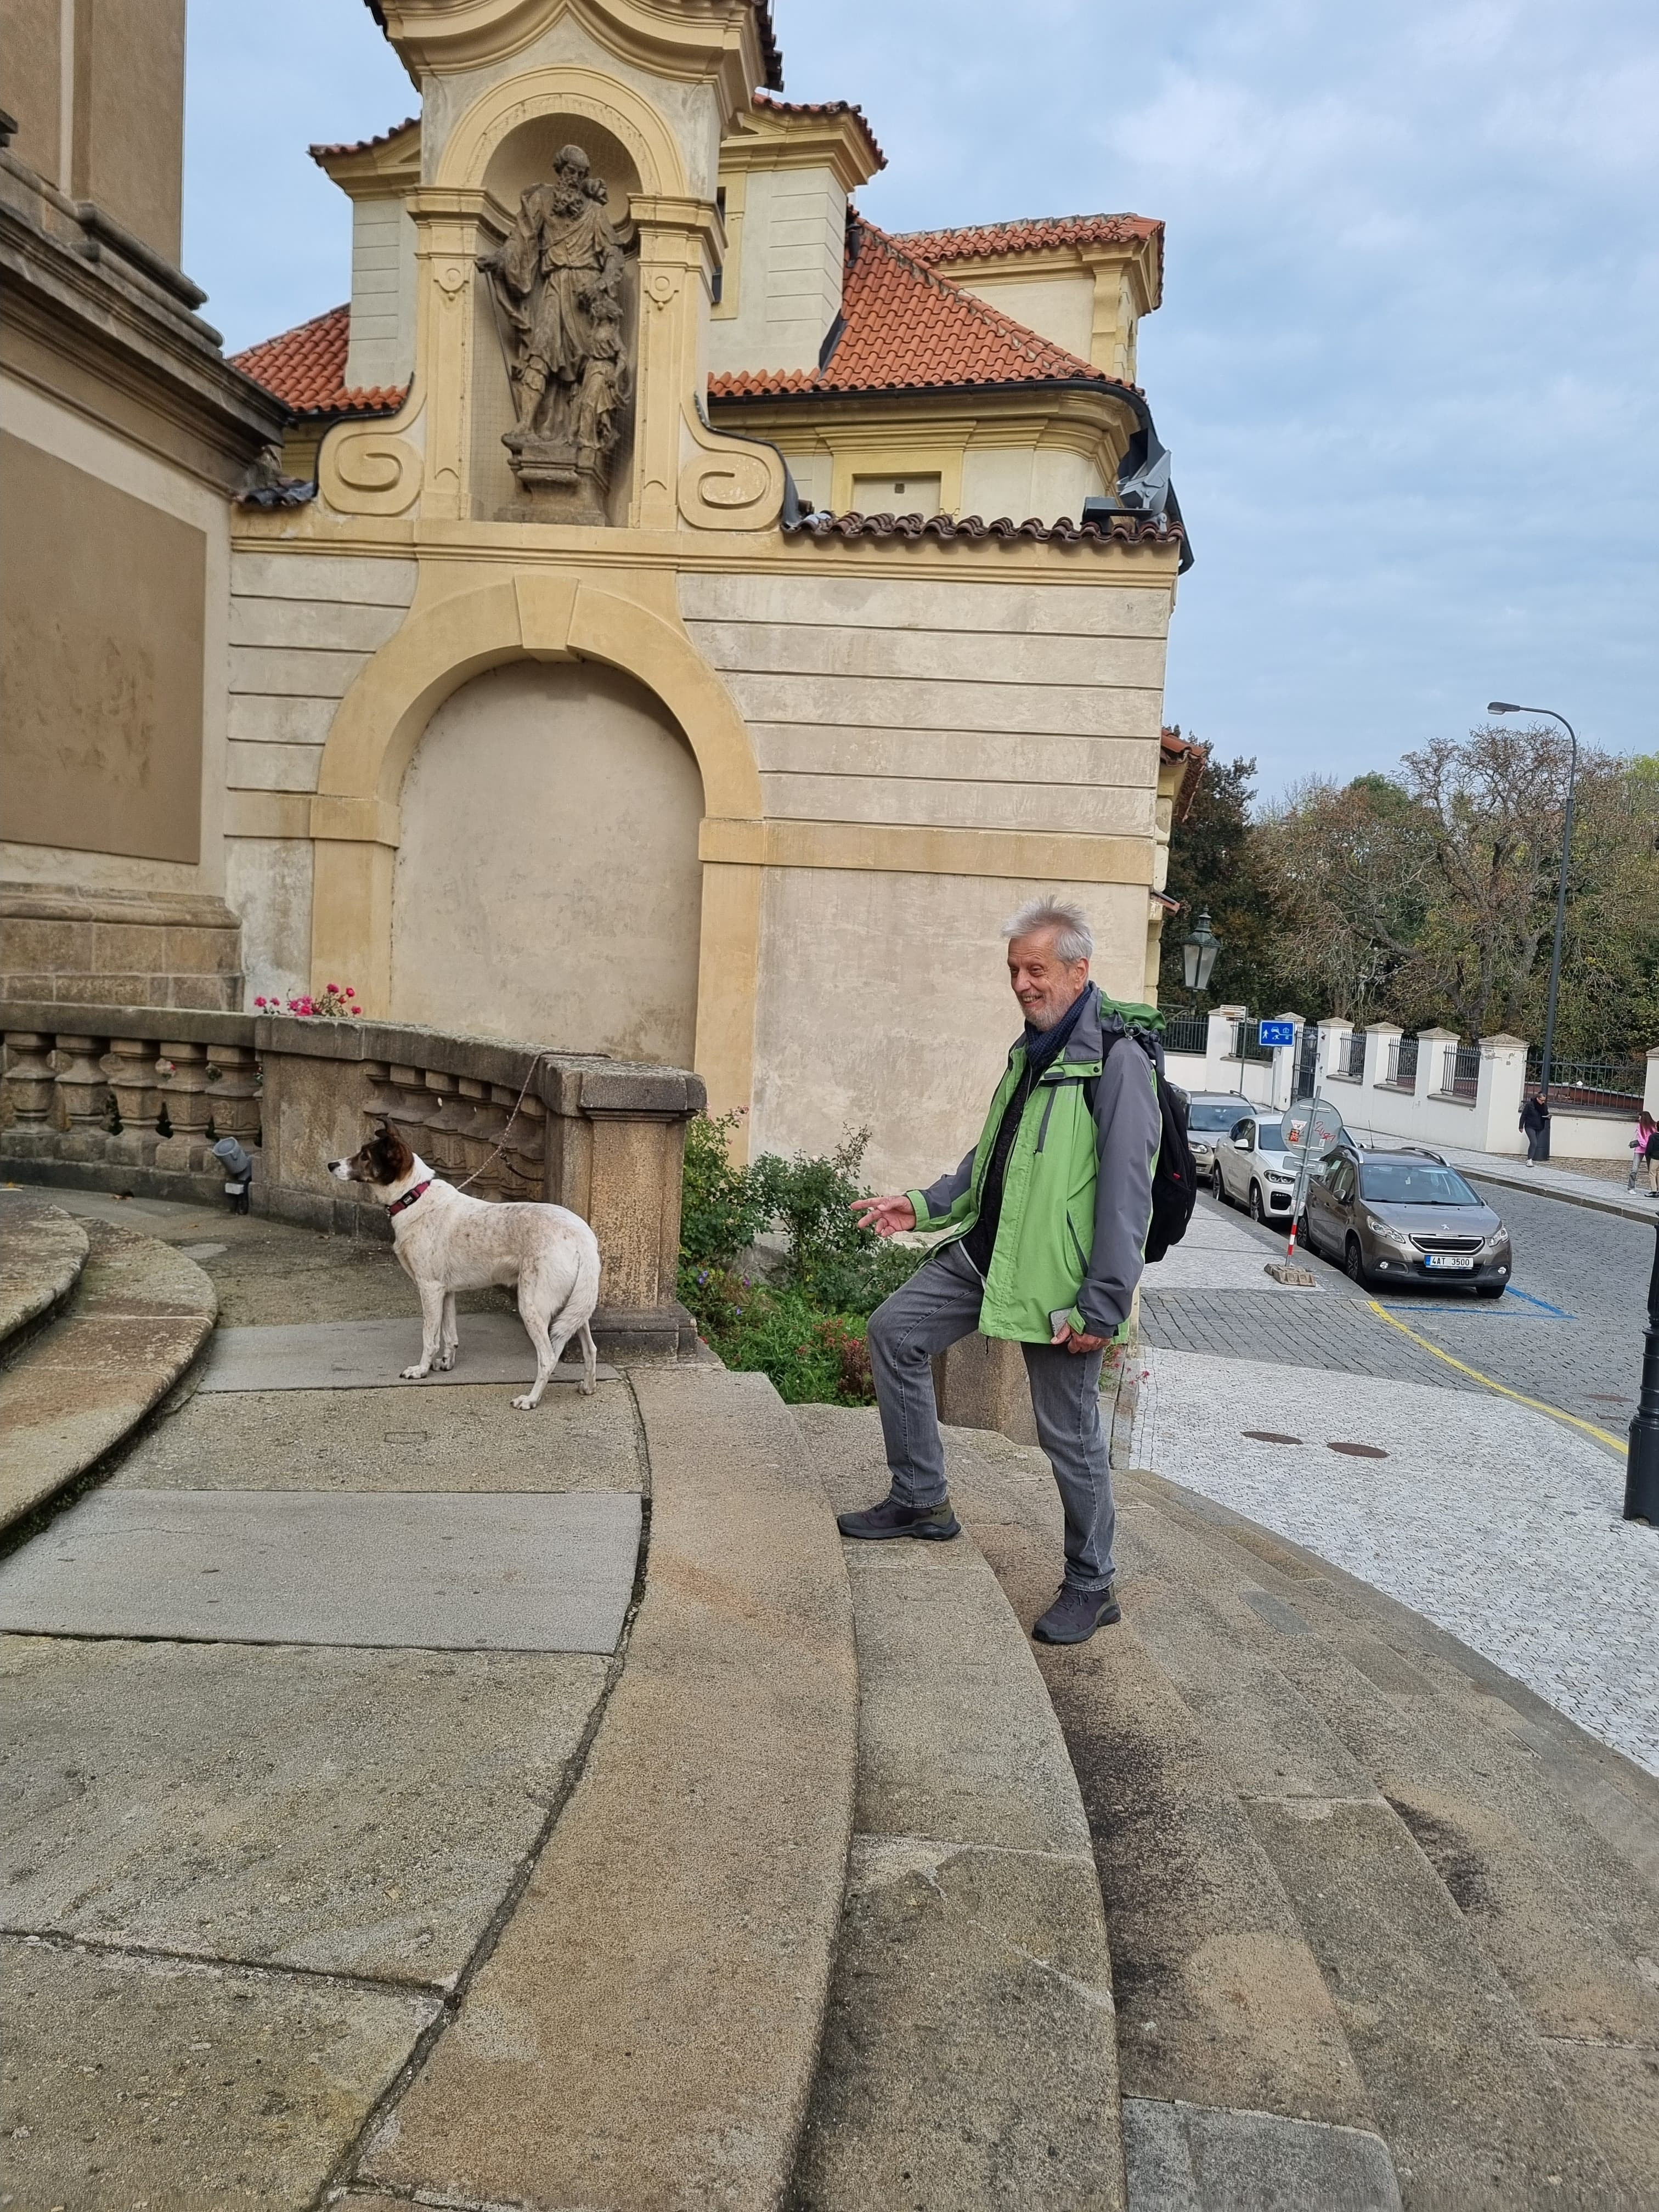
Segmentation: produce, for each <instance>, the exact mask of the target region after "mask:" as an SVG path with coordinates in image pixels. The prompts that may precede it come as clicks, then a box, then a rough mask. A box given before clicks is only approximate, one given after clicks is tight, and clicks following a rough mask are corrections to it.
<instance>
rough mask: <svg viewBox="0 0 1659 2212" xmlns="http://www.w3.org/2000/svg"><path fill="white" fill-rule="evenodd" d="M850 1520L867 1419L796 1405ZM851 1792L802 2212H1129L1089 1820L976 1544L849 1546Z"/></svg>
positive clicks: (798, 2197) (868, 1477)
mask: <svg viewBox="0 0 1659 2212" xmlns="http://www.w3.org/2000/svg"><path fill="white" fill-rule="evenodd" d="M794 1413H795V1418H796V1420H797V1422H798V1424H799V1427H800V1428H801V1430H802V1431H803V1432H804V1434H805V1438H806V1440H807V1444H808V1447H809V1449H810V1453H811V1457H812V1459H813V1460H814V1461H815V1462H816V1464H817V1469H818V1472H819V1474H820V1476H821V1478H822V1480H823V1486H824V1489H825V1491H826V1492H827V1493H828V1496H829V1503H830V1504H831V1505H832V1506H833V1507H834V1508H835V1509H836V1510H844V1509H846V1508H848V1507H850V1506H857V1505H863V1504H869V1503H870V1502H871V1500H872V1498H875V1497H878V1496H880V1495H881V1494H882V1492H883V1491H884V1487H885V1483H886V1468H885V1464H884V1457H883V1452H882V1444H881V1431H880V1429H879V1427H878V1424H877V1420H876V1417H875V1415H874V1413H866V1412H863V1411H854V1410H848V1409H844V1408H840V1407H829V1406H801V1407H796V1408H795V1409H794ZM845 1552H846V1559H847V1568H848V1578H849V1581H850V1583H851V1588H852V1595H853V1615H854V1627H855V1632H856V1637H857V1644H858V1666H859V1755H858V1792H857V1800H856V1808H855V1812H854V1835H853V1847H852V1857H851V1860H850V1863H849V1869H848V1883H847V1894H846V1901H845V1905H844V1908H843V1911H842V1915H841V1925H840V1932H839V1938H838V1942H837V1948H836V1960H835V1968H834V1972H833V1974H832V1976H831V1980H830V1988H829V2014H828V2020H827V2023H826V2027H825V2033H824V2039H823V2051H822V2053H821V2055H820V2057H819V2062H818V2068H817V2079H816V2081H815V2083H814V2086H813V2093H812V2100H811V2108H810V2112H809V2116H808V2120H807V2124H806V2128H805V2132H804V2134H803V2136H802V2139H801V2147H800V2154H799V2160H798V2163H797V2165H796V2168H795V2174H794V2187H793V2194H792V2197H791V2199H790V2202H791V2204H792V2206H793V2208H795V2212H866V2208H868V2207H872V2206H878V2205H879V2206H893V2207H900V2206H909V2205H911V2204H918V2205H925V2206H927V2207H929V2208H933V2207H941V2208H944V2207H951V2208H962V2212H970V2208H971V2212H980V2208H987V2212H988V2208H992V2207H995V2208H999V2212H1001V2209H1002V2208H1006V2212H1041V2208H1044V2207H1050V2208H1053V2209H1054V2212H1061V2209H1062V2208H1065V2212H1085V2208H1087V2212H1093V2209H1094V2208H1101V2212H1108V2209H1109V2212H1117V2209H1118V2208H1120V2207H1121V2206H1122V2205H1123V2203H1124V2194H1123V2170H1122V2158H1121V2141H1120V2136H1119V2120H1118V2090H1117V2064H1116V2051H1115V2035H1114V2027H1113V2009H1112V1989H1111V1965H1110V1960H1109V1953H1108V1949H1107V1942H1106V1927H1105V1920H1104V1917H1103V1912H1102V1909H1101V1900H1100V1889H1099V1883H1098V1881H1097V1876H1096V1874H1095V1869H1094V1864H1093V1861H1092V1857H1091V1846H1090V1838H1089V1827H1088V1822H1087V1820H1086V1818H1085V1814H1084V1808H1083V1804H1082V1802H1081V1799H1080V1798H1079V1794H1078V1786H1077V1781H1076V1778H1075V1776H1074V1775H1073V1771H1072V1765H1071V1761H1070V1759H1068V1757H1067V1755H1066V1746H1065V1743H1064V1741H1063V1740H1062V1738H1061V1735H1060V1729H1059V1728H1058V1726H1057V1724H1056V1723H1055V1719H1054V1712H1053V1710H1052V1708H1051V1706H1050V1705H1049V1702H1048V1697H1047V1695H1046V1694H1045V1692H1044V1689H1043V1685H1042V1677H1041V1675H1040V1674H1038V1672H1037V1668H1036V1662H1035V1661H1034V1659H1033V1657H1032V1655H1031V1648H1030V1644H1028V1643H1027V1641H1026V1639H1025V1637H1024V1633H1023V1632H1022V1631H1021V1629H1020V1627H1019V1625H1018V1622H1017V1621H1016V1620H1015V1619H1014V1617H1013V1614H1012V1612H1011V1611H1010V1609H1009V1607H1008V1603H1007V1601H1006V1598H1005V1597H1004V1595H1003V1594H1002V1591H1001V1590H1000V1589H999V1587H998V1585H997V1583H996V1580H995V1577H994V1576H993V1574H992V1572H991V1571H990V1569H989V1567H988V1566H987V1564H986V1561H985V1559H984V1558H983V1557H982V1556H981V1553H980V1551H979V1548H978V1547H977V1546H976V1545H975V1542H974V1541H973V1539H972V1537H971V1536H970V1535H969V1534H965V1533H964V1534H963V1535H962V1536H960V1537H959V1538H957V1540H956V1541H954V1542H951V1543H946V1544H912V1543H896V1544H858V1543H849V1544H848V1545H847V1546H846V1547H845Z"/></svg>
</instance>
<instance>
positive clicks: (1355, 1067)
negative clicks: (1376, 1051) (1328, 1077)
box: [1331, 1030, 1365, 1083]
mask: <svg viewBox="0 0 1659 2212" xmlns="http://www.w3.org/2000/svg"><path fill="white" fill-rule="evenodd" d="M1331 1073H1332V1074H1333V1075H1334V1076H1338V1077H1340V1079H1341V1080H1342V1081H1343V1082H1345V1083H1358V1080H1359V1079H1360V1077H1361V1076H1362V1075H1363V1074H1364V1073H1365V1032H1364V1030H1349V1032H1348V1034H1347V1036H1345V1037H1344V1038H1343V1039H1342V1041H1341V1042H1340V1044H1339V1045H1338V1046H1337V1048H1336V1058H1335V1060H1334V1061H1333V1062H1332V1063H1331Z"/></svg>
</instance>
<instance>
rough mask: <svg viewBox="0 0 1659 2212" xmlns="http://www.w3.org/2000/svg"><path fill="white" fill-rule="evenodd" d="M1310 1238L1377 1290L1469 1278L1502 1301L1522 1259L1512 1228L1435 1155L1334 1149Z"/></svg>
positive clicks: (1321, 1180) (1312, 1208) (1324, 1164)
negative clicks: (1514, 1250) (1515, 1257)
mask: <svg viewBox="0 0 1659 2212" xmlns="http://www.w3.org/2000/svg"><path fill="white" fill-rule="evenodd" d="M1302 1241H1303V1243H1304V1244H1307V1245H1310V1246H1311V1247H1312V1249H1314V1250H1315V1251H1316V1252H1318V1253H1320V1254H1322V1255H1323V1256H1324V1257H1326V1258H1328V1259H1331V1260H1334V1261H1337V1262H1338V1264H1339V1265H1340V1266H1341V1267H1346V1270H1347V1272H1348V1273H1349V1275H1350V1277H1351V1278H1352V1280H1353V1281H1355V1282H1356V1283H1359V1284H1362V1285H1364V1287H1365V1288H1366V1289H1367V1290H1376V1289H1380V1288H1382V1287H1383V1285H1386V1284H1391V1283H1429V1282H1431V1283H1434V1284H1436V1285H1448V1284H1455V1283H1460V1282H1462V1283H1468V1284H1469V1285H1472V1287H1473V1288H1474V1291H1475V1294H1476V1296H1477V1297H1483V1298H1496V1297H1502V1296H1503V1294H1504V1290H1505V1288H1506V1287H1507V1285H1508V1283H1509V1279H1510V1267H1511V1264H1512V1255H1511V1254H1510V1232H1509V1231H1508V1230H1507V1229H1506V1228H1505V1227H1504V1224H1503V1222H1502V1221H1501V1220H1500V1219H1499V1218H1498V1215H1497V1214H1496V1213H1495V1212H1493V1211H1492V1207H1491V1206H1488V1205H1487V1204H1486V1201H1485V1200H1484V1199H1482V1198H1481V1197H1480V1194H1479V1193H1478V1192H1476V1191H1474V1190H1473V1189H1472V1188H1470V1186H1469V1185H1468V1183H1466V1182H1464V1180H1463V1178H1462V1176H1461V1175H1459V1174H1458V1172H1457V1170H1456V1169H1455V1168H1451V1167H1448V1166H1447V1164H1446V1163H1445V1162H1444V1161H1443V1159H1441V1158H1439V1157H1438V1155H1437V1154H1436V1153H1434V1152H1362V1151H1361V1150H1360V1149H1359V1148H1358V1146H1350V1145H1340V1146H1338V1147H1337V1148H1336V1150H1335V1151H1334V1152H1328V1153H1327V1154H1326V1155H1325V1157H1324V1158H1323V1159H1322V1161H1321V1162H1320V1164H1319V1167H1318V1170H1317V1171H1316V1173H1315V1174H1313V1175H1311V1176H1310V1177H1309V1179H1308V1193H1307V1199H1306V1201H1305V1211H1304V1214H1303V1218H1302Z"/></svg>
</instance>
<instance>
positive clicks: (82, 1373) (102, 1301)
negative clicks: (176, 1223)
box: [0, 1193, 219, 1533]
mask: <svg viewBox="0 0 1659 2212" xmlns="http://www.w3.org/2000/svg"><path fill="white" fill-rule="evenodd" d="M17 1195H18V1194H12V1193H4V1194H0V1197H3V1198H4V1199H5V1200H7V1201H8V1206H7V1212H6V1214H5V1216H4V1217H0V1235H3V1236H4V1237H5V1238H6V1242H7V1245H8V1249H9V1251H10V1250H11V1249H17V1248H21V1250H22V1252H23V1254H24V1255H25V1266H24V1267H23V1269H22V1270H21V1272H20V1278H19V1279H18V1280H17V1283H16V1285H15V1289H13V1290H12V1291H11V1295H10V1297H9V1300H8V1303H7V1306H6V1308H5V1311H6V1312H7V1313H9V1314H12V1315H15V1316H17V1318H16V1319H15V1321H14V1323H13V1327H12V1329H11V1332H10V1334H9V1335H8V1336H7V1337H6V1338H5V1340H4V1353H3V1357H4V1361H5V1364H4V1365H3V1366H0V1533H3V1532H4V1531H7V1530H9V1529H12V1528H15V1526H17V1524H19V1523H21V1522H25V1521H27V1518H28V1516H30V1515H32V1514H33V1513H34V1512H36V1511H37V1510H39V1509H40V1508H41V1507H42V1506H44V1505H46V1504H48V1503H49V1502H50V1501H51V1500H52V1499H53V1498H57V1497H58V1496H59V1495H60V1494H61V1493H62V1492H64V1491H65V1490H67V1489H68V1488H69V1487H70V1486H71V1485H73V1484H74V1483H76V1481H78V1480H80V1479H81V1477H82V1476H83V1475H85V1474H87V1473H88V1471H89V1470H90V1469H91V1468H94V1467H95V1466H96V1465H97V1464H98V1462H100V1460H102V1459H103V1458H105V1457H106V1455H107V1454H108V1453H110V1452H111V1451H112V1450H113V1449H114V1448H115V1447H116V1445H118V1443H121V1441H122V1440H123V1438H124V1437H127V1436H128V1435H130V1434H131V1431H132V1430H133V1429H135V1428H136V1427H137V1425H138V1424H139V1422H141V1421H142V1420H143V1419H144V1417H145V1416H146V1415H147V1414H148V1413H149V1412H150V1411H151V1409H152V1408H153V1407H155V1406H156V1405H157V1404H159V1403H160V1401H161V1400H162V1399H163V1398H164V1397H165V1396H166V1395H167V1392H168V1391H169V1390H171V1389H173V1387H174V1385H175V1384H176V1383H178V1382H179V1379H180V1378H181V1377H182V1376H184V1375H185V1374H186V1373H187V1372H188V1370H189V1369H190V1368H191V1365H192V1364H193V1363H194V1362H195V1360H196V1359H197V1357H198V1355H199V1354H200V1352H201V1351H202V1349H203V1347H204V1345H205V1344H206V1343H207V1340H208V1339H209V1337H210V1334H212V1330H213V1323H214V1318H215V1316H216V1314H217V1312H218V1310H219V1302H218V1297H217V1294H216V1291H215V1290H214V1287H213V1285H212V1283H211V1282H210V1280H209V1279H208V1277H207V1276H206V1275H205V1274H204V1273H203V1271H202V1269H201V1268H200V1267H197V1265H196V1264H195V1262H194V1261H191V1260H187V1259H185V1257H184V1256H183V1255H182V1254H181V1253H179V1252H175V1251H174V1250H173V1249H172V1248H171V1247H170V1246H168V1245H166V1244H163V1243H159V1242H158V1241H157V1240H156V1239H155V1238H154V1237H141V1236H137V1235H135V1234H134V1233H133V1232H132V1231H129V1230H125V1229H121V1228H118V1227H115V1226H113V1225H109V1224H106V1223H104V1222H100V1221H89V1222H88V1223H86V1224H84V1225H82V1224H81V1223H79V1222H76V1221H74V1220H72V1219H71V1218H70V1217H69V1215H67V1214H65V1213H63V1212H59V1211H58V1208H56V1207H54V1206H48V1205H46V1204H44V1203H43V1202H41V1201H40V1200H38V1199H34V1198H33V1197H32V1196H31V1197H30V1198H29V1199H28V1200H27V1201H26V1203H25V1204H24V1205H22V1206H18V1205H17V1204H16V1196H17ZM14 1215H15V1216H17V1217H19V1218H21V1222H22V1225H23V1226H22V1228H21V1233H20V1234H19V1235H18V1236H17V1237H16V1238H15V1239H14V1237H13V1235H12V1233H11V1232H12V1220H13V1216H14ZM54 1215H55V1216H56V1219H55V1220H54V1219H53V1218H52V1217H53V1216H54Z"/></svg>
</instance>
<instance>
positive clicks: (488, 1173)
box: [457, 1075, 507, 1199]
mask: <svg viewBox="0 0 1659 2212" xmlns="http://www.w3.org/2000/svg"><path fill="white" fill-rule="evenodd" d="M460 1085H461V1102H462V1107H465V1108H470V1109H471V1110H470V1112H469V1113H468V1114H467V1119H466V1126H465V1134H464V1136H463V1139H462V1149H463V1151H464V1152H465V1155H466V1170H465V1172H466V1173H467V1174H468V1175H469V1176H473V1177H475V1178H476V1180H475V1181H474V1182H472V1183H471V1185H470V1186H469V1187H470V1188H471V1193H472V1195H473V1197H474V1198H489V1199H499V1198H501V1196H503V1192H502V1188H501V1154H500V1153H499V1152H496V1150H495V1147H496V1146H497V1145H499V1144H500V1142H501V1132H502V1130H503V1129H504V1128H505V1127H507V1115H505V1114H504V1113H503V1112H502V1111H501V1109H500V1108H499V1107H498V1106H496V1105H495V1103H494V1098H493V1095H492V1093H491V1091H490V1087H489V1085H488V1084H487V1083H480V1082H478V1081H477V1079H476V1078H474V1077H472V1076H470V1075H464V1076H462V1077H461V1079H460ZM460 1110H461V1109H459V1108H458V1109H457V1118H458V1119H459V1112H460Z"/></svg>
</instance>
